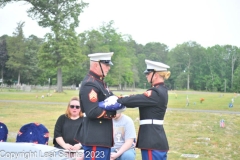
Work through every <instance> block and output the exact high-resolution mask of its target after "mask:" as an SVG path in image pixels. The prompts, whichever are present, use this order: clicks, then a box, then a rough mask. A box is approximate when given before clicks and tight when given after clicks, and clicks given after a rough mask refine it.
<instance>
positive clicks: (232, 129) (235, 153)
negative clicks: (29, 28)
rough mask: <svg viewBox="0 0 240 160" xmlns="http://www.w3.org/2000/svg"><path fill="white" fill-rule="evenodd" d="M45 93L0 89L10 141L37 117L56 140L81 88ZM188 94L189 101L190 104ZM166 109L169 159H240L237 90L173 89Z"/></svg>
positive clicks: (1, 116)
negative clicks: (57, 124) (61, 120)
mask: <svg viewBox="0 0 240 160" xmlns="http://www.w3.org/2000/svg"><path fill="white" fill-rule="evenodd" d="M142 92H144V90H140V89H139V90H137V91H134V92H118V91H114V93H115V94H116V95H120V94H136V93H142ZM47 93H48V91H31V92H21V91H15V90H1V91H0V121H1V122H3V123H5V124H6V125H7V126H8V130H9V135H8V141H9V142H15V140H16V135H17V132H18V130H19V129H20V127H21V126H22V125H24V124H26V123H30V122H38V123H42V124H43V125H45V126H46V127H47V128H48V130H49V132H50V139H49V145H52V137H53V130H54V125H55V122H56V120H57V118H58V117H59V115H61V114H63V113H64V112H65V109H66V107H67V102H68V100H69V99H70V98H71V97H72V96H77V95H78V91H76V90H68V91H65V92H64V93H53V91H52V90H51V91H50V93H51V94H52V96H51V97H46V94H47ZM41 95H45V98H43V99H42V98H41ZM36 96H38V98H36ZM187 96H188V98H189V106H186V97H187ZM201 98H204V101H203V102H202V103H200V99H201ZM232 98H234V107H233V108H229V107H228V104H229V102H231V99H232ZM10 101H11V102H10ZM46 102H48V103H46ZM168 108H169V110H168V111H167V113H166V116H165V121H164V127H165V131H166V134H167V137H168V141H169V146H170V150H169V152H168V159H169V160H178V159H179V160H182V159H193V158H183V157H181V155H182V154H197V155H199V157H198V158H197V159H199V160H237V159H239V155H240V145H239V143H238V140H239V139H240V125H239V122H240V114H239V113H240V96H239V95H238V94H234V93H211V92H195V91H169V103H168ZM177 109H179V110H177ZM180 109H184V110H180ZM192 110H215V111H227V112H229V111H231V112H236V113H238V114H229V113H224V112H222V113H217V112H216V113H211V112H209V111H207V112H204V111H201V112H193V111H192ZM124 113H125V114H126V115H128V116H130V117H131V118H132V119H133V121H134V123H135V127H136V130H138V127H139V122H138V120H137V119H138V109H127V110H126V111H125V112H124ZM221 119H224V120H225V125H226V126H225V127H224V128H221V127H220V125H219V122H220V120H221ZM153 136H154V135H153ZM146 138H147V137H146ZM136 150H137V158H136V159H137V160H141V156H140V150H139V149H136Z"/></svg>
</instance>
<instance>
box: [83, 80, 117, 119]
mask: <svg viewBox="0 0 240 160" xmlns="http://www.w3.org/2000/svg"><path fill="white" fill-rule="evenodd" d="M101 92H102V91H101V90H100V89H99V88H97V87H95V86H94V84H91V83H86V84H85V85H84V86H82V88H81V93H80V98H81V101H82V106H83V108H84V112H85V114H86V116H87V117H88V118H92V119H98V118H110V115H112V112H108V111H105V110H104V109H102V108H99V107H98V102H99V97H98V95H99V94H100V93H101ZM114 113H115V114H116V112H114Z"/></svg>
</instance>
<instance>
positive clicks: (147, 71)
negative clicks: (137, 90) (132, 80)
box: [143, 69, 154, 75]
mask: <svg viewBox="0 0 240 160" xmlns="http://www.w3.org/2000/svg"><path fill="white" fill-rule="evenodd" d="M153 71H154V69H146V70H145V71H144V72H143V73H144V74H146V75H147V74H149V73H151V72H153Z"/></svg>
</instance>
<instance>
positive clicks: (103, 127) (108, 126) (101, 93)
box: [79, 71, 116, 147]
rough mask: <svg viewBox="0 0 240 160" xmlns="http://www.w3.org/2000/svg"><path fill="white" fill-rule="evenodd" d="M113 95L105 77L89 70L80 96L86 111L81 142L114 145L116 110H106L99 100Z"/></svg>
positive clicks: (87, 144) (84, 143) (89, 144)
mask: <svg viewBox="0 0 240 160" xmlns="http://www.w3.org/2000/svg"><path fill="white" fill-rule="evenodd" d="M111 95H113V93H112V92H111V91H109V90H108V88H107V87H106V84H105V83H104V81H103V78H102V77H100V76H98V75H96V74H95V73H93V72H91V71H90V72H89V73H88V75H87V76H86V77H85V78H84V79H83V81H82V85H81V89H80V92H79V98H80V103H81V105H80V106H81V108H82V111H83V112H85V114H86V117H84V118H83V119H84V123H83V125H82V128H81V130H80V134H81V138H80V142H81V143H82V144H83V145H86V146H102V147H112V146H113V124H112V118H113V117H115V115H116V111H105V110H103V109H102V108H99V107H98V102H101V101H103V100H105V99H106V98H107V97H109V96H111Z"/></svg>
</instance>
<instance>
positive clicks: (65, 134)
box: [53, 114, 83, 149]
mask: <svg viewBox="0 0 240 160" xmlns="http://www.w3.org/2000/svg"><path fill="white" fill-rule="evenodd" d="M82 121H83V118H81V117H80V118H78V119H75V120H73V119H70V118H68V117H67V116H66V115H65V114H63V115H61V116H60V117H59V118H58V120H57V122H56V124H55V128H54V138H53V144H54V147H57V148H61V149H63V148H62V147H61V146H60V145H59V144H58V143H57V141H56V138H58V137H62V138H63V140H64V141H65V143H69V144H71V145H75V144H78V143H79V142H77V141H75V140H74V135H75V133H76V130H77V129H78V128H79V126H80V125H81V123H82Z"/></svg>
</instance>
